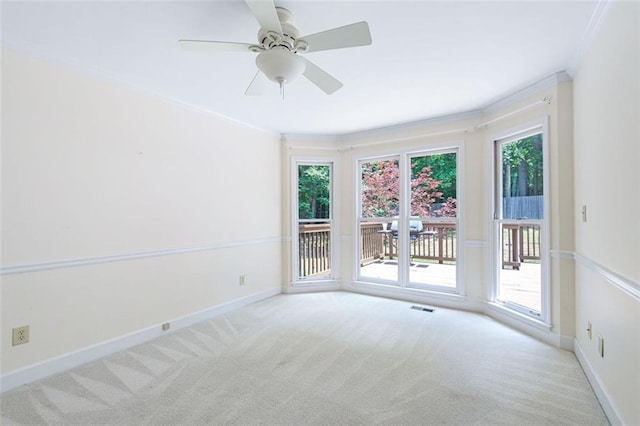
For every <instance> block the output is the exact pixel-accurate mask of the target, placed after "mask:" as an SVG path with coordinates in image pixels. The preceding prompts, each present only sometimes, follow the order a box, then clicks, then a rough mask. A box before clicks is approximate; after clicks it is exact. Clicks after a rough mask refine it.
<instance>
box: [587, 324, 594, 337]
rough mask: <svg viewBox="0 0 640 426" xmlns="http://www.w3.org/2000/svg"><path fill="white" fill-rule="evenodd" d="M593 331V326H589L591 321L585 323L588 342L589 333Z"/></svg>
mask: <svg viewBox="0 0 640 426" xmlns="http://www.w3.org/2000/svg"><path fill="white" fill-rule="evenodd" d="M592 331H593V326H592V325H591V321H589V322H587V336H589V340H591V332H592Z"/></svg>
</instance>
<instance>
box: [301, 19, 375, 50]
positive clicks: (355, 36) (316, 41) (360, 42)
mask: <svg viewBox="0 0 640 426" xmlns="http://www.w3.org/2000/svg"><path fill="white" fill-rule="evenodd" d="M301 38H302V40H304V41H306V42H307V43H309V49H308V50H307V52H318V51H320V50H331V49H343V48H345V47H356V46H367V45H369V44H371V33H370V32H369V24H367V23H366V22H365V21H362V22H357V23H355V24H350V25H345V26H344V27H338V28H333V29H331V30H327V31H321V32H319V33H315V34H311V35H308V36H305V37H301Z"/></svg>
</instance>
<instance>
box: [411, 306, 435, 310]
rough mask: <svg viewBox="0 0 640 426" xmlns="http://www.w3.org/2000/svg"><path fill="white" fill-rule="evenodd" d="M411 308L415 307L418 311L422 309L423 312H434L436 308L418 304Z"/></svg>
mask: <svg viewBox="0 0 640 426" xmlns="http://www.w3.org/2000/svg"><path fill="white" fill-rule="evenodd" d="M411 309H415V310H416V311H422V312H433V311H434V310H435V309H432V308H425V307H424V306H417V305H413V306H411Z"/></svg>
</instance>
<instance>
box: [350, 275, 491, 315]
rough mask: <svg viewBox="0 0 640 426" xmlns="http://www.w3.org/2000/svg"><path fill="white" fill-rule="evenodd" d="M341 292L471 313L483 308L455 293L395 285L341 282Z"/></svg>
mask: <svg viewBox="0 0 640 426" xmlns="http://www.w3.org/2000/svg"><path fill="white" fill-rule="evenodd" d="M342 290H344V291H349V292H352V293H361V294H368V295H370V296H380V297H387V298H389V299H397V300H406V301H409V302H418V303H425V304H428V305H436V306H442V307H444V308H451V309H460V310H463V311H471V312H482V311H483V306H484V304H483V303H481V302H480V303H479V302H473V301H469V300H468V299H467V298H466V297H464V296H461V295H459V294H455V293H444V292H437V291H433V290H421V289H416V288H408V287H400V286H396V285H386V284H375V283H369V282H364V281H351V282H343V283H342Z"/></svg>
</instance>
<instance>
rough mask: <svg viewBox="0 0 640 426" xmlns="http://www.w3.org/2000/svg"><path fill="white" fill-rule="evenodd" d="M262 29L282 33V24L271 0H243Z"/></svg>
mask: <svg viewBox="0 0 640 426" xmlns="http://www.w3.org/2000/svg"><path fill="white" fill-rule="evenodd" d="M245 1H246V2H247V6H249V9H251V12H253V15H254V16H255V17H256V20H257V21H258V24H260V27H261V28H262V29H265V30H267V31H274V32H276V33H278V34H282V26H281V25H280V19H278V12H276V6H275V4H273V0H245Z"/></svg>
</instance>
